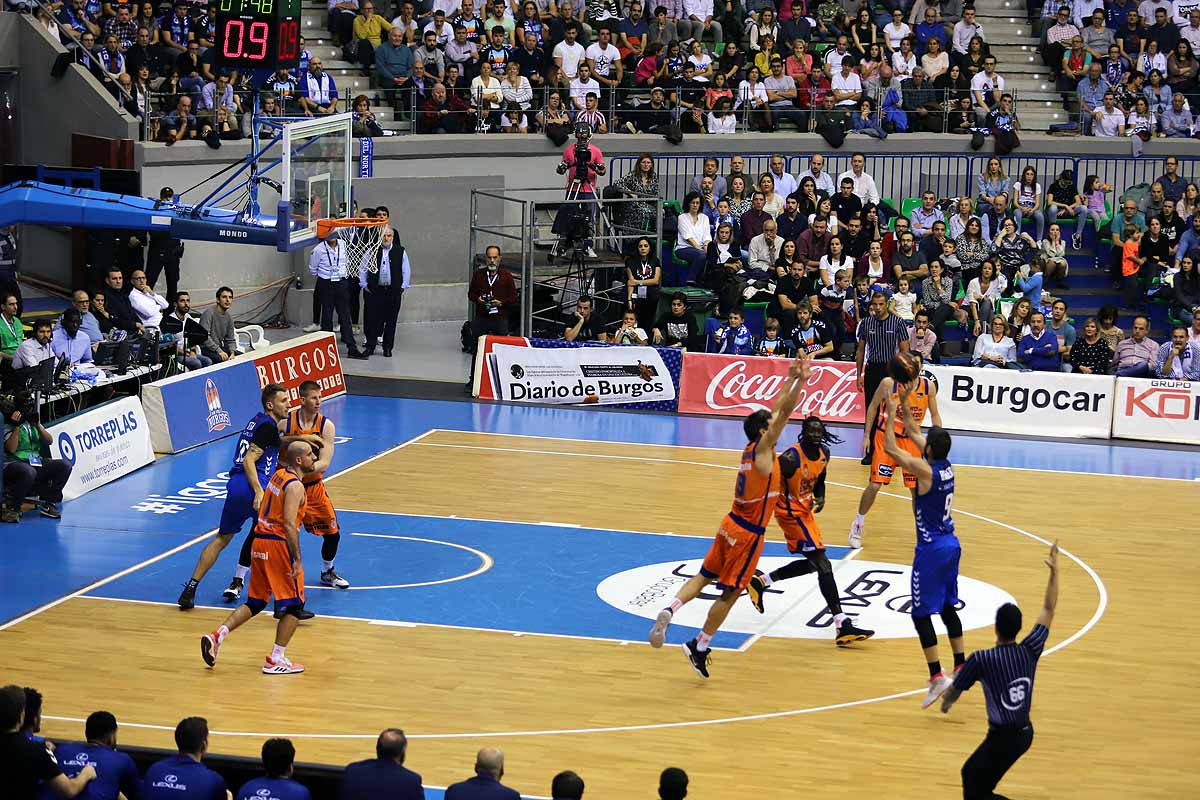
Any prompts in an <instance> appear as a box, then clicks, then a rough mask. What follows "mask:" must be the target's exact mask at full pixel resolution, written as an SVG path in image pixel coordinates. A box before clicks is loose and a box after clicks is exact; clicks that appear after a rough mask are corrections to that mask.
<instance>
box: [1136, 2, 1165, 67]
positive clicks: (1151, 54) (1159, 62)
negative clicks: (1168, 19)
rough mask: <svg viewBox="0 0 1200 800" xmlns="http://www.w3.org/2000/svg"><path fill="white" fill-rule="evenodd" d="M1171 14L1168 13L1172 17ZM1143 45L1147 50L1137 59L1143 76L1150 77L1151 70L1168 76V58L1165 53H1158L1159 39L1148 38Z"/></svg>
mask: <svg viewBox="0 0 1200 800" xmlns="http://www.w3.org/2000/svg"><path fill="white" fill-rule="evenodd" d="M1170 14H1171V12H1169V11H1168V12H1167V16H1170ZM1142 41H1143V42H1144V44H1143V45H1142V46H1143V47H1144V48H1145V49H1144V50H1142V52H1141V54H1140V55H1138V57H1137V58H1136V59H1135V62H1136V63H1137V65H1138V72H1140V73H1142V74H1143V75H1149V74H1150V71H1151V70H1155V69H1156V70H1158V71H1159V72H1161V73H1162V74H1163V75H1166V74H1167V57H1166V55H1164V54H1163V53H1160V52H1158V39H1155V38H1153V37H1146V38H1145V39H1143V40H1142Z"/></svg>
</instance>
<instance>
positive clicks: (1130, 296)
mask: <svg viewBox="0 0 1200 800" xmlns="http://www.w3.org/2000/svg"><path fill="white" fill-rule="evenodd" d="M1123 233H1124V235H1125V243H1124V244H1123V245H1121V289H1122V292H1121V294H1122V297H1123V299H1124V301H1125V307H1126V308H1138V307H1140V305H1141V303H1142V298H1141V294H1140V293H1139V292H1138V270H1140V269H1141V268H1142V262H1143V261H1145V260H1146V259H1144V258H1142V257H1141V256H1140V255H1138V250H1139V249H1140V248H1141V245H1142V229H1141V228H1139V227H1138V226H1136V225H1126V226H1125V230H1124V231H1123Z"/></svg>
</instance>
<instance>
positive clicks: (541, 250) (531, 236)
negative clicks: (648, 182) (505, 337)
mask: <svg viewBox="0 0 1200 800" xmlns="http://www.w3.org/2000/svg"><path fill="white" fill-rule="evenodd" d="M563 191H564V190H563V188H562V187H561V186H556V187H547V188H533V189H520V190H505V189H472V190H471V199H470V233H469V236H470V251H469V252H471V253H473V254H474V260H473V261H472V262H471V263H469V264H468V265H467V273H466V274H467V281H468V283H469V282H470V278H471V275H472V273H474V271H475V270H476V269H478V268H479V266H480V263H478V262H480V260H481V259H482V256H483V252H484V250H485V249H486V248H487V247H489V246H491V245H496V246H498V247H499V248H500V251H501V254H502V255H501V259H502V260H501V263H502V265H503V266H504V267H505V268H506V269H508V270H510V271H511V272H512V273H513V278H514V280H515V282H516V283H517V288H518V293H519V295H520V301H521V302H520V311H519V318H518V319H516V320H513V322H514V323H516V324H512V325H511V326H510V330H512V332H513V334H514V335H518V334H519V335H521V336H534V335H538V336H544V337H547V338H557V337H558V336H560V335H561V334H562V313H564V312H565V311H566V310H568V309H570V308H571V307H573V305H574V303H575V301H576V300H577V299H578V298H579V296H580V295H589V296H592V297H593V298H594V299H595V303H596V308H597V310H598V311H599V312H600V313H601V315H602V316H603V317H604V318H605V319H606V320H607V321H608V322H609V327H611V328H613V329H615V328H616V326H617V324H619V322H620V318H621V311H622V309H623V308H624V306H625V258H626V253H628V252H632V247H633V246H634V245H635V243H636V242H637V240H638V239H639V238H641V237H643V236H646V237H649V238H650V240H651V242H662V240H663V230H662V224H663V210H662V206H663V204H662V202H661V199H660V198H658V197H654V198H650V197H641V196H621V195H617V196H613V197H605V198H603V199H601V198H599V197H598V198H595V199H588V198H587V197H586V196H584V197H583V198H581V199H580V200H579V201H577V202H576V201H572V202H567V201H566V200H565V199H564V197H563ZM645 202H652V203H653V205H654V209H655V213H654V214H653V215H652V218H651V220H650V229H649V230H643V229H641V228H637V227H633V226H630V225H629V224H626V223H624V222H623V220H624V219H625V218H626V215H625V214H623V211H624V210H625V209H628V208H630V207H631V206H632V205H633V204H635V203H645ZM573 205H578V206H579V207H581V208H583V209H587V208H595V209H596V210H595V212H594V213H595V215H596V223H595V232H594V235H593V237H592V240H591V241H592V247H593V249H594V251H595V253H596V257H595V258H591V257H584V258H583V259H582V267H580V265H579V263H578V262H577V263H575V264H572V263H571V262H572V261H574V259H573V258H571V255H572V254H571V253H567V254H565V255H562V256H557V255H555V252H554V251H555V249H556V248H557V247H558V246H559V245H560V243H561V242H563V240H564V237H563V236H560V235H559V234H558V233H556V232H555V230H554V229H555V220H556V218H560V219H561V218H565V217H567V216H569V212H566V211H563V209H564V208H566V207H569V206H573ZM660 249H661V248H657V247H656V248H654V250H653V252H658V251H659V250H660Z"/></svg>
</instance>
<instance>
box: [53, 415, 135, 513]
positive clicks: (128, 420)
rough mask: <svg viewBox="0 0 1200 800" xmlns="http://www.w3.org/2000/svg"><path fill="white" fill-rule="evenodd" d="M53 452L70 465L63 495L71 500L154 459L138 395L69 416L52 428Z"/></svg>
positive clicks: (56, 456)
mask: <svg viewBox="0 0 1200 800" xmlns="http://www.w3.org/2000/svg"><path fill="white" fill-rule="evenodd" d="M49 430H50V436H51V438H52V440H51V443H50V452H51V455H53V456H54V457H55V458H61V459H62V460H64V461H66V462H67V463H69V464H70V465H71V477H70V478H69V479H68V480H67V484H66V486H64V487H63V498H64V499H66V500H72V499H74V498H76V497H79V496H80V495H84V494H87V493H88V492H90V491H91V490H92V489H95V488H97V487H100V486H103V485H105V484H106V483H111V482H113V481H115V480H116V479H117V478H120V477H121V476H123V475H128V474H129V473H131V472H133V471H134V470H136V469H140V468H141V467H144V466H145V465H147V464H150V463H152V462H153V461H154V448H153V447H151V445H150V426H149V425H148V424H147V422H146V414H145V412H144V411H143V410H142V404H141V403H140V402H139V401H138V399H137V398H136V397H123V398H121V399H120V400H114V401H113V402H111V403H106V404H105V405H102V406H99V407H97V408H94V409H92V410H90V411H86V412H84V413H82V414H78V415H76V416H74V417H70V418H68V419H66V420H63V421H62V422H59V423H56V424H54V425H52V426H50V428H49Z"/></svg>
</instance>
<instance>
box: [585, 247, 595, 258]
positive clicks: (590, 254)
mask: <svg viewBox="0 0 1200 800" xmlns="http://www.w3.org/2000/svg"><path fill="white" fill-rule="evenodd" d="M587 257H588V258H597V256H596V251H595V250H593V249H592V248H590V247H589V248H588V249H587Z"/></svg>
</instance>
